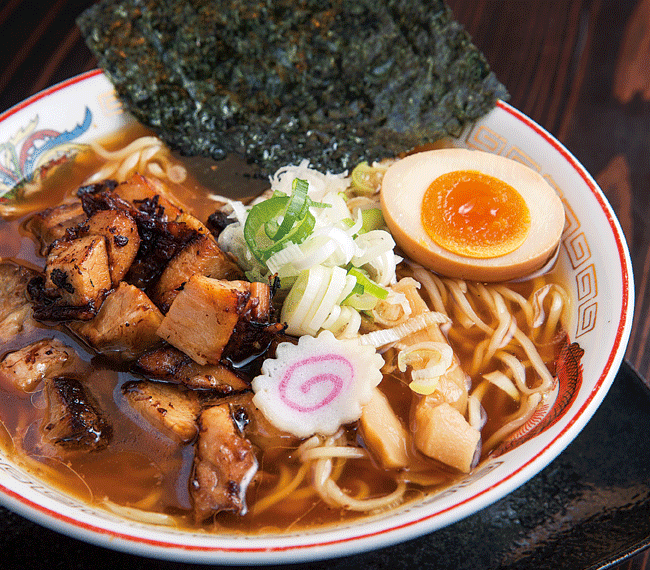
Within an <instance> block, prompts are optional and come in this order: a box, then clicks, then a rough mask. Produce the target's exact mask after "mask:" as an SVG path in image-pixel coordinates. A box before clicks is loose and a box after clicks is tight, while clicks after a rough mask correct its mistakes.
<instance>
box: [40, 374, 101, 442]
mask: <svg viewBox="0 0 650 570" xmlns="http://www.w3.org/2000/svg"><path fill="white" fill-rule="evenodd" d="M45 394H46V395H47V401H48V407H47V413H46V416H45V418H44V420H43V428H42V430H43V437H44V440H45V441H46V442H48V443H52V444H54V445H55V446H58V447H60V448H62V449H64V450H70V451H74V450H99V449H103V448H104V447H106V446H107V445H108V444H109V442H110V439H111V436H112V433H113V429H112V427H111V425H110V424H109V423H108V422H107V421H106V419H105V418H104V416H103V414H102V412H101V410H100V409H99V406H98V404H97V402H96V401H95V400H94V398H93V397H92V396H91V395H90V394H89V393H88V391H87V390H86V388H85V386H84V385H83V384H82V383H81V382H80V381H79V380H77V379H76V378H73V377H72V376H57V377H55V378H46V379H45Z"/></svg>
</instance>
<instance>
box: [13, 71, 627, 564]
mask: <svg viewBox="0 0 650 570" xmlns="http://www.w3.org/2000/svg"><path fill="white" fill-rule="evenodd" d="M101 74H102V70H101V69H94V70H91V71H88V72H85V73H83V74H81V75H77V76H75V77H72V78H70V79H68V80H66V81H63V82H61V83H59V84H57V85H54V86H52V87H50V88H48V89H45V90H44V91H41V92H39V93H36V94H35V95H33V96H31V97H29V98H28V99H26V100H24V101H23V102H21V103H19V104H17V105H16V106H14V107H12V108H10V109H8V110H7V111H5V112H4V113H2V114H0V122H2V121H4V120H6V119H7V118H8V117H10V116H12V115H14V114H15V113H17V112H18V111H20V110H22V109H24V108H26V107H29V106H30V105H32V104H34V103H35V102H37V101H39V100H40V99H43V98H45V97H47V96H48V95H50V94H52V93H55V92H57V91H60V90H62V89H65V88H67V87H71V86H74V85H76V84H78V83H80V82H83V81H85V80H87V79H90V78H92V77H95V76H97V75H101ZM497 107H498V108H499V109H501V110H503V111H505V112H506V113H508V114H510V115H511V116H512V117H514V118H515V119H516V120H518V121H519V122H521V123H522V124H524V125H525V126H526V127H528V128H529V129H531V130H532V131H534V132H535V133H536V134H537V135H539V136H540V137H542V138H543V139H544V140H545V141H546V142H547V143H548V144H550V145H551V146H552V147H553V148H554V149H555V150H556V151H557V152H559V153H560V154H561V155H562V157H563V158H564V159H565V160H566V162H567V163H569V164H570V165H571V167H572V168H573V170H574V171H575V172H576V173H577V174H578V175H579V176H580V177H581V179H582V180H583V181H584V183H585V184H586V185H587V187H588V188H589V189H590V191H591V192H592V194H593V196H594V197H595V198H596V200H597V202H598V204H599V206H600V208H601V210H602V211H603V213H604V214H605V216H606V218H607V221H608V223H609V226H610V229H611V231H612V233H613V235H614V238H615V241H616V246H617V250H618V255H619V261H620V264H621V276H622V283H621V289H622V292H623V295H622V299H621V312H620V317H619V322H618V328H617V331H616V335H615V340H614V345H613V347H612V350H611V352H610V354H609V357H608V359H607V362H606V365H605V367H604V369H603V371H602V372H601V374H600V377H599V378H598V380H597V382H596V383H595V386H594V389H593V390H592V391H591V393H590V394H589V396H588V397H587V399H586V401H585V402H584V403H583V405H582V406H581V407H580V409H579V410H578V411H577V413H575V414H574V415H573V417H572V418H571V420H570V421H569V422H568V423H567V425H566V426H565V427H564V428H563V429H562V430H561V431H560V432H559V433H558V434H557V435H556V436H555V437H554V438H553V439H552V440H551V441H550V442H549V443H548V444H547V445H546V446H544V447H543V448H542V449H541V450H539V451H537V453H535V455H534V456H532V457H530V458H529V459H528V460H527V461H526V462H525V463H523V464H522V465H520V466H519V467H518V468H517V469H516V470H514V471H512V472H510V473H509V474H508V475H507V476H506V477H504V478H502V479H500V480H499V481H498V482H496V483H494V484H493V485H491V486H489V487H487V488H485V489H482V490H480V491H479V492H478V493H476V494H473V495H471V496H469V497H467V498H465V499H464V500H462V501H460V502H457V503H454V504H453V505H450V506H449V507H446V508H444V509H442V510H439V511H436V512H435V513H431V514H428V515H425V516H421V517H419V518H416V519H414V520H408V521H407V522H403V523H401V524H397V525H393V526H388V527H387V528H382V529H379V530H376V531H372V532H366V533H363V534H355V535H351V536H346V537H344V538H336V539H325V540H320V541H319V540H314V541H313V542H311V543H305V544H303V543H300V544H288V545H283V546H253V545H249V546H240V547H239V546H234V545H232V546H230V545H229V546H212V545H198V544H182V543H176V542H172V541H165V540H155V539H150V538H145V537H142V536H137V535H135V534H129V533H127V532H116V531H113V530H109V529H106V528H102V527H101V526H97V525H93V524H89V523H86V522H83V521H81V520H79V519H76V518H72V517H69V516H67V515H64V514H62V513H59V512H56V511H53V510H51V509H49V508H48V507H45V506H43V505H41V504H39V503H36V502H34V501H32V500H31V499H28V498H26V497H24V496H22V495H20V494H18V493H16V492H14V491H13V490H11V489H8V488H6V487H4V486H3V485H1V484H0V493H1V494H3V495H4V496H5V498H8V499H10V502H11V503H13V504H14V506H15V507H18V509H16V510H20V511H21V513H22V514H24V516H26V517H28V518H32V519H33V520H35V521H36V522H38V523H40V524H43V525H44V526H49V527H52V528H54V529H55V530H58V531H61V532H66V529H67V531H68V534H70V535H74V536H77V537H79V538H82V539H85V540H88V541H89V542H95V543H98V544H101V545H103V546H108V547H110V548H114V549H120V550H124V551H127V552H133V553H135V552H137V553H140V554H143V555H148V556H152V555H154V556H156V555H158V557H167V558H169V559H171V558H176V559H179V560H187V559H188V558H189V557H188V556H183V554H187V553H190V552H191V553H195V554H197V559H198V558H201V557H200V556H198V555H200V554H201V553H203V554H205V555H207V556H209V554H226V553H231V554H235V555H244V554H250V555H255V556H251V560H253V558H258V559H259V561H260V562H264V563H268V562H273V561H276V562H277V561H285V562H286V561H289V560H291V561H306V560H315V559H318V558H325V557H331V556H339V555H345V554H353V553H358V552H362V551H366V550H369V549H372V548H376V547H379V546H380V545H379V544H374V545H373V544H370V545H364V544H362V543H361V542H360V541H369V540H370V539H372V538H375V537H380V536H383V535H388V534H391V533H392V534H395V533H399V532H400V531H405V530H406V529H411V532H410V533H409V532H404V534H401V535H399V536H395V537H394V538H393V539H392V540H391V539H388V540H386V542H384V543H382V544H381V546H385V545H389V544H394V543H397V542H401V541H403V540H407V539H410V538H414V537H416V536H420V535H422V534H424V533H426V532H428V531H431V530H434V528H429V529H427V528H421V526H422V525H423V524H424V523H426V522H427V521H430V520H432V519H435V518H437V517H440V516H442V515H444V514H446V513H448V512H450V511H453V510H456V509H458V508H460V507H461V506H464V505H466V504H467V503H470V502H478V503H482V504H480V505H479V507H480V508H482V507H484V506H487V505H488V504H491V503H492V502H494V501H496V500H498V499H499V498H501V497H502V496H504V495H505V494H507V493H508V492H510V491H511V490H513V489H514V488H516V487H517V486H518V485H519V484H520V483H519V484H516V483H515V482H514V481H513V478H514V477H515V476H516V475H518V474H519V473H521V472H522V471H524V470H528V469H534V471H533V473H532V474H531V476H533V475H534V474H535V473H537V472H538V471H540V470H541V469H542V468H543V467H545V466H546V465H547V464H548V463H549V462H550V461H552V460H553V459H554V458H555V457H556V456H557V455H558V454H559V453H560V452H561V450H562V449H563V448H564V447H563V446H562V447H560V449H559V450H558V451H557V453H555V454H552V457H551V456H548V457H550V459H548V461H543V462H542V465H539V466H536V465H535V464H536V463H537V462H538V461H539V460H540V458H541V457H542V456H544V455H546V454H547V453H548V452H549V450H550V449H551V448H553V447H554V446H556V445H557V444H558V441H559V440H560V439H562V438H564V437H566V436H567V434H568V433H569V432H570V431H571V430H572V428H573V427H574V425H575V424H578V423H579V422H580V420H581V419H582V418H583V416H584V414H585V411H586V410H587V408H589V407H591V406H592V405H593V404H599V403H600V400H602V398H604V396H605V393H606V390H605V389H603V387H604V384H605V382H606V381H607V380H608V379H609V380H610V383H611V380H613V374H612V373H613V370H612V367H613V366H614V364H615V363H617V364H618V363H620V361H621V360H622V349H623V348H624V346H623V345H624V343H626V342H627V337H628V335H629V329H630V326H631V323H630V319H631V312H632V311H631V309H632V305H631V304H632V303H633V299H632V297H631V291H632V287H633V281H632V271H631V263H630V259H629V255H628V252H627V247H626V245H625V242H624V239H623V238H622V231H621V229H620V226H619V224H618V221H617V220H616V217H615V216H614V214H613V213H612V210H611V208H610V206H609V204H608V202H607V200H606V199H605V198H604V196H603V194H602V192H601V191H600V190H599V188H598V185H597V184H596V182H595V181H594V180H593V178H592V177H591V175H589V174H588V173H587V171H586V170H585V169H584V167H583V166H582V165H580V163H579V162H578V161H577V160H576V159H575V158H574V157H573V155H571V153H570V152H569V151H568V150H567V149H566V148H565V147H564V146H563V145H562V144H561V143H560V142H559V141H558V140H557V139H555V137H553V136H552V135H551V134H550V133H548V132H547V131H546V130H545V129H543V128H542V127H541V126H539V125H538V124H537V123H535V122H534V121H533V120H531V119H530V118H528V117H527V116H526V115H524V114H523V113H521V112H520V111H518V110H516V109H515V108H514V107H512V106H511V105H509V104H507V103H504V102H503V101H498V102H497ZM610 374H611V377H610ZM606 388H609V386H606ZM597 397H598V398H599V399H597ZM587 420H588V418H587V419H583V422H584V423H586V421H587ZM577 427H578V428H579V429H581V427H582V426H579V425H578V426H577ZM575 435H577V433H576V434H574V435H573V437H575ZM497 488H499V490H500V491H501V492H500V493H499V494H498V495H496V496H495V497H491V496H490V494H491V493H492V492H493V491H494V490H495V489H497ZM472 512H473V511H472ZM459 518H462V517H459ZM53 521H57V522H59V523H63V524H64V525H65V528H61V527H60V526H54V525H53ZM435 528H438V527H435ZM120 540H122V541H126V543H127V544H124V545H120V544H119V543H118V542H117V541H120ZM242 542H245V541H242ZM336 545H347V547H346V548H342V549H341V550H340V551H338V552H336V553H331V552H328V553H324V552H322V551H320V552H318V553H317V552H314V553H313V555H310V554H309V553H308V552H307V551H309V550H310V549H314V550H316V549H323V548H324V547H331V546H336ZM355 545H356V546H355ZM145 548H153V549H157V550H160V551H161V552H158V553H156V552H152V551H151V550H145ZM301 551H302V554H300V552H301ZM174 552H175V553H176V554H174ZM288 552H289V553H293V556H291V557H288V556H281V554H282V553H288ZM165 555H167V556H165ZM206 559H207V558H206ZM219 561H220V562H221V563H227V562H228V560H224V559H222V558H221V559H219ZM237 562H238V563H242V562H244V561H243V560H242V559H241V558H240V559H238V561H237Z"/></svg>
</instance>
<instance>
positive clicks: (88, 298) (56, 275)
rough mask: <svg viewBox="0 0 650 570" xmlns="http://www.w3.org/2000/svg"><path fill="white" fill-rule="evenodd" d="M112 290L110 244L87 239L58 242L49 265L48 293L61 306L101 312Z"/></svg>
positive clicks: (53, 247)
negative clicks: (102, 303) (105, 298)
mask: <svg viewBox="0 0 650 570" xmlns="http://www.w3.org/2000/svg"><path fill="white" fill-rule="evenodd" d="M110 289H111V273H110V269H109V265H108V253H107V251H106V243H105V240H104V238H103V237H102V236H86V237H80V238H77V239H73V240H60V241H57V242H56V243H54V244H53V245H52V247H51V249H50V253H49V255H48V256H47V261H46V266H45V286H44V291H45V294H46V295H48V296H49V297H52V298H56V299H59V301H58V302H59V303H61V304H64V305H68V306H73V307H89V308H90V312H91V313H92V312H97V311H98V310H99V307H100V306H101V302H102V300H103V298H104V295H105V294H106V293H107V292H108V291H109V290H110Z"/></svg>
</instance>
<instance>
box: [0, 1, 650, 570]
mask: <svg viewBox="0 0 650 570" xmlns="http://www.w3.org/2000/svg"><path fill="white" fill-rule="evenodd" d="M92 3H93V1H92V0H52V1H50V2H37V1H35V0H33V1H27V0H7V1H5V2H4V3H2V5H1V6H0V32H1V33H0V53H1V54H2V56H1V57H0V112H2V111H4V110H5V109H7V108H9V107H10V106H12V105H14V104H16V103H18V102H20V101H22V100H23V99H25V98H26V97H28V96H29V95H32V94H34V93H36V92H37V91H39V90H41V89H44V88H45V87H48V86H50V85H52V84H55V83H58V82H59V81H62V80H64V79H67V78H69V77H71V76H73V75H76V74H78V73H81V72H83V71H86V70H88V69H90V68H92V67H94V66H95V60H94V58H93V56H92V55H91V54H90V52H89V50H88V49H87V47H86V46H85V44H84V41H83V39H82V38H81V35H80V34H79V31H78V30H77V28H76V26H75V22H74V21H75V18H76V17H77V16H78V15H79V14H80V13H81V12H82V11H83V9H85V8H86V7H87V6H89V5H91V4H92ZM448 3H449V5H450V7H451V8H452V10H453V11H454V14H455V16H456V18H457V19H458V20H459V21H460V22H461V23H462V24H463V25H464V26H465V28H466V29H467V30H468V31H469V33H470V34H471V35H472V37H473V39H474V42H475V43H476V45H477V46H478V47H479V48H480V49H481V50H482V51H483V53H484V54H485V55H486V57H487V59H488V61H489V62H490V65H491V67H492V69H493V70H494V71H495V73H496V74H497V76H498V77H499V79H500V80H501V81H502V82H503V83H504V84H505V85H506V87H507V88H508V90H509V92H510V96H511V99H510V103H511V104H512V105H513V106H514V107H516V108H518V109H520V110H521V111H523V112H524V113H526V114H527V115H529V116H530V117H531V118H532V119H533V120H535V121H537V122H538V123H539V124H541V125H542V126H543V127H544V128H546V129H547V130H548V131H550V132H551V133H552V134H554V135H555V136H556V137H557V138H558V139H559V140H560V141H561V142H562V143H564V144H565V145H566V146H567V148H568V149H569V150H570V151H571V152H572V153H573V154H574V155H575V156H576V158H577V159H578V160H579V161H580V162H581V163H582V164H584V165H585V167H586V168H587V169H588V170H589V171H590V172H591V173H593V174H594V175H595V176H596V178H597V180H598V182H599V184H600V185H601V187H602V188H603V191H604V193H605V195H606V196H607V198H608V199H609V201H610V203H611V204H612V207H613V208H614V210H615V211H616V213H617V216H618V218H619V220H620V222H621V226H622V228H623V231H624V233H625V236H626V239H627V241H628V244H629V246H630V251H631V257H632V264H633V267H634V272H635V273H634V275H635V289H636V290H635V293H636V312H635V318H634V322H633V328H632V334H631V338H630V343H629V346H628V350H627V355H626V358H627V359H628V361H629V362H630V363H631V365H632V366H633V367H634V368H635V369H636V370H637V371H638V372H639V373H640V374H641V375H642V376H644V377H645V378H646V379H647V378H648V377H649V376H650V317H649V316H648V315H649V314H650V0H448ZM620 568H625V569H626V570H642V569H644V570H646V569H648V568H650V561H649V557H648V554H647V553H642V554H640V555H638V556H637V557H635V558H634V559H632V560H631V561H629V562H625V563H624V564H623V565H621V566H620Z"/></svg>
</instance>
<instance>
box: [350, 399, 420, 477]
mask: <svg viewBox="0 0 650 570" xmlns="http://www.w3.org/2000/svg"><path fill="white" fill-rule="evenodd" d="M359 425H360V427H361V432H362V434H363V439H364V441H365V443H366V445H367V446H368V448H369V449H370V451H371V452H372V453H373V454H374V455H375V457H376V458H377V459H378V460H379V462H380V463H381V464H382V466H383V467H384V468H385V469H400V468H403V467H406V466H407V465H408V463H409V458H408V452H407V448H408V435H407V431H406V428H405V427H404V426H403V425H402V422H401V421H400V419H399V418H398V417H397V415H396V414H395V412H394V411H393V408H392V407H391V405H390V402H389V401H388V398H387V397H386V396H385V395H384V393H383V392H382V391H381V390H380V389H379V388H375V389H374V390H373V393H372V397H371V398H370V401H369V402H368V403H367V404H366V405H365V406H364V407H363V411H362V412H361V420H360V422H359Z"/></svg>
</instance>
